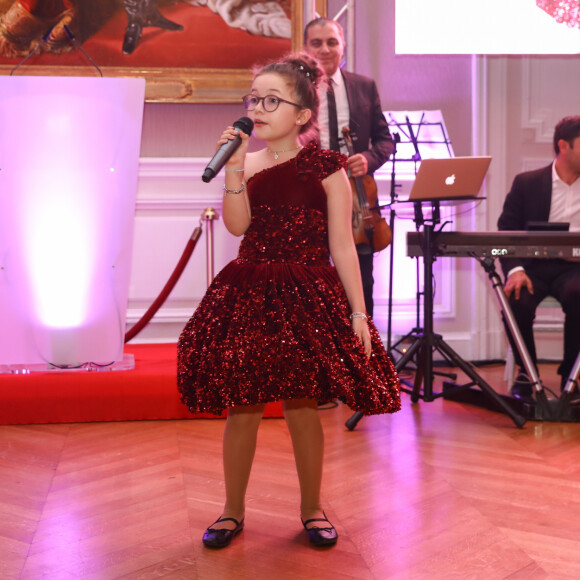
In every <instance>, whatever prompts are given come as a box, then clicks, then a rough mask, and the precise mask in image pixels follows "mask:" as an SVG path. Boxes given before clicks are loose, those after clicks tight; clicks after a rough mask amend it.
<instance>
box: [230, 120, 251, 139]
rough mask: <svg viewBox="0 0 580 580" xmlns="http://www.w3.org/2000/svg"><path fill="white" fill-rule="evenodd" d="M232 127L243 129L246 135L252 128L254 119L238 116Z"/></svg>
mask: <svg viewBox="0 0 580 580" xmlns="http://www.w3.org/2000/svg"><path fill="white" fill-rule="evenodd" d="M234 127H235V128H236V129H239V130H240V131H243V132H244V133H245V134H246V135H250V134H251V133H252V130H253V128H254V121H252V119H250V118H249V117H240V118H239V119H238V120H237V121H236V122H235V123H234Z"/></svg>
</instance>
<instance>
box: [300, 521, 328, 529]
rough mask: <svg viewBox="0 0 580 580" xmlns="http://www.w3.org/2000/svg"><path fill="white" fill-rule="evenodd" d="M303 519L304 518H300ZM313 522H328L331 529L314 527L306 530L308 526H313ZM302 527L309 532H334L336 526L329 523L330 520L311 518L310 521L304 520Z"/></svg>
mask: <svg viewBox="0 0 580 580" xmlns="http://www.w3.org/2000/svg"><path fill="white" fill-rule="evenodd" d="M300 519H302V518H300ZM312 522H326V523H327V524H329V526H330V527H329V528H317V527H313V528H306V526H307V525H308V524H311V523H312ZM302 525H303V526H304V527H305V528H306V529H307V530H332V529H333V528H334V526H333V525H332V524H331V523H330V522H329V521H328V518H311V519H309V520H306V521H304V520H302Z"/></svg>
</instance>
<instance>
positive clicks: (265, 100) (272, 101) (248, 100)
mask: <svg viewBox="0 0 580 580" xmlns="http://www.w3.org/2000/svg"><path fill="white" fill-rule="evenodd" d="M242 101H243V103H244V107H245V108H246V111H253V110H254V109H255V108H256V107H257V106H258V103H259V102H260V101H262V107H264V111H267V112H268V113H273V112H274V111H275V110H276V109H277V108H278V107H279V106H280V103H288V104H289V105H293V106H294V107H298V108H299V109H302V108H303V107H302V105H299V104H297V103H292V102H291V101H287V100H286V99H282V98H280V97H276V96H275V95H266V96H265V97H257V96H256V95H252V94H250V95H245V96H244V97H242Z"/></svg>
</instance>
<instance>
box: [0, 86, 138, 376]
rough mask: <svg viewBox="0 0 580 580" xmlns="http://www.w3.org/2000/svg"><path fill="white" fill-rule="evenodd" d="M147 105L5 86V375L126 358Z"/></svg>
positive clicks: (65, 89) (0, 192)
mask: <svg viewBox="0 0 580 580" xmlns="http://www.w3.org/2000/svg"><path fill="white" fill-rule="evenodd" d="M144 98H145V80H144V79H118V78H84V77H83V78H79V77H0V371H4V372H15V371H14V369H16V370H22V371H25V370H26V369H32V370H35V365H41V366H42V365H45V366H46V367H47V368H55V367H56V368H83V367H84V368H86V366H87V365H93V366H94V368H100V367H103V368H105V367H107V366H110V365H112V364H113V363H115V362H117V361H122V360H123V344H124V334H125V319H126V311H127V301H128V293H129V276H130V265H131V254H132V245H133V223H134V214H135V201H136V195H137V178H138V166H139V152H140V143H141V126H142V118H143V104H144Z"/></svg>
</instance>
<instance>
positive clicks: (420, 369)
mask: <svg viewBox="0 0 580 580" xmlns="http://www.w3.org/2000/svg"><path fill="white" fill-rule="evenodd" d="M422 203H429V204H431V210H432V211H431V214H432V216H431V218H430V219H425V218H421V219H422V221H423V239H422V241H423V244H422V252H423V267H424V278H423V281H424V291H423V293H424V300H423V305H424V313H423V327H424V328H423V332H422V333H419V334H418V335H417V337H416V338H415V340H414V342H413V343H412V344H411V346H410V347H409V349H408V350H407V352H405V354H404V355H403V356H402V357H401V358H400V359H399V360H398V361H397V362H396V364H395V368H396V369H397V370H400V369H402V368H404V366H405V365H406V364H407V362H408V361H409V360H410V359H411V358H412V357H413V356H415V354H417V357H418V364H417V372H416V374H415V380H414V383H413V388H412V389H411V390H408V389H405V388H402V389H401V390H402V391H403V392H406V393H410V395H411V401H412V402H413V403H416V402H418V401H419V399H423V400H424V401H426V402H430V401H433V400H435V399H437V398H439V397H443V396H445V397H448V396H449V395H450V392H451V391H453V390H454V389H457V390H465V389H468V388H470V387H472V386H477V387H479V388H480V389H481V391H482V392H483V393H484V395H485V396H486V398H487V399H488V400H490V401H493V402H494V403H495V406H496V407H497V409H498V410H499V411H503V412H504V413H505V414H507V415H509V416H510V417H511V419H512V421H513V422H514V423H515V425H516V426H517V427H522V426H523V425H524V423H525V422H526V419H525V418H524V417H522V416H521V415H519V414H518V413H517V412H516V411H514V409H513V408H512V407H511V406H510V405H509V404H508V403H507V402H506V401H504V400H503V399H502V398H501V397H500V396H499V395H498V394H497V393H496V392H495V391H494V390H493V388H492V387H491V386H490V385H489V384H488V383H487V382H486V381H484V380H483V378H482V377H480V376H479V374H478V373H477V372H476V371H475V369H474V368H473V366H472V365H470V364H469V363H468V362H467V361H465V360H463V359H462V358H461V357H460V356H459V354H457V353H456V352H455V351H454V350H453V349H452V348H451V347H450V346H449V345H448V344H447V343H446V342H445V341H444V340H443V337H442V336H441V335H440V334H436V333H435V332H434V331H433V262H434V261H435V252H436V247H437V242H436V236H437V233H438V232H437V231H436V229H435V228H436V226H437V224H439V222H440V211H439V203H440V201H439V200H437V201H429V202H415V204H416V205H415V207H416V212H418V210H417V207H418V206H420V212H421V214H422ZM434 351H438V352H439V353H440V354H441V355H442V356H443V357H444V358H445V359H447V360H448V361H450V362H451V363H452V364H453V365H454V366H457V367H459V368H460V369H461V370H462V371H463V372H464V373H465V374H466V375H467V376H468V377H469V378H470V379H471V382H468V383H466V384H463V385H454V384H449V383H448V386H447V389H446V391H445V392H441V393H435V392H434V391H433V352H434ZM421 385H423V389H422V391H421ZM362 416H363V414H362V413H355V414H354V415H353V416H352V417H351V418H350V419H348V420H347V422H346V427H347V428H348V429H349V430H352V429H354V427H355V426H356V424H357V423H358V421H359V420H360V419H361V418H362Z"/></svg>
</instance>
